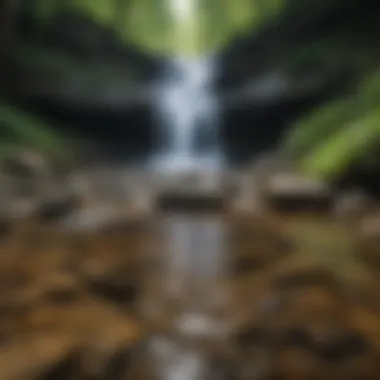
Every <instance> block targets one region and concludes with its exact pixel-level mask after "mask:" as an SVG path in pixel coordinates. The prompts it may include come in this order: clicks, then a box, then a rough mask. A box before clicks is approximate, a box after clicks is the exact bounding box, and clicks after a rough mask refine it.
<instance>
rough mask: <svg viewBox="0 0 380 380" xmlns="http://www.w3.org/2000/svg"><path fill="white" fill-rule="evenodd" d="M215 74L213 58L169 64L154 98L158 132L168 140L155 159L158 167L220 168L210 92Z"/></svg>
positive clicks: (215, 111)
mask: <svg viewBox="0 0 380 380" xmlns="http://www.w3.org/2000/svg"><path fill="white" fill-rule="evenodd" d="M215 72H216V61H215V60H214V59H213V58H208V57H206V58H199V59H193V60H191V59H186V58H176V59H173V60H172V61H171V62H170V64H169V66H168V73H167V74H166V75H165V76H164V77H163V78H162V82H161V84H160V86H159V92H158V95H159V96H158V99H157V108H158V113H159V116H160V118H159V120H160V121H161V130H162V133H163V134H164V135H165V138H167V139H168V145H167V146H165V147H164V149H163V152H162V153H161V155H160V157H158V158H155V160H156V165H157V166H158V167H159V168H163V169H169V170H170V169H174V170H187V169H200V168H203V169H205V168H210V169H215V168H218V167H219V166H220V165H221V154H220V147H219V143H218V131H217V126H218V106H217V98H216V96H215V94H214V93H213V89H212V81H213V78H214V75H215ZM199 143H201V144H199ZM200 145H201V146H200ZM202 148H203V150H202Z"/></svg>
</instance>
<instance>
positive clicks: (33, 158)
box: [3, 149, 49, 179]
mask: <svg viewBox="0 0 380 380" xmlns="http://www.w3.org/2000/svg"><path fill="white" fill-rule="evenodd" d="M3 171H4V172H5V173H6V174H7V175H9V176H11V177H14V178H23V179H32V178H41V177H44V176H46V175H48V173H49V169H48V165H47V163H46V161H45V159H44V157H43V156H42V155H41V154H39V153H37V152H34V151H33V150H30V149H23V150H20V151H19V152H17V153H15V154H13V155H10V156H8V157H6V158H5V160H4V162H3Z"/></svg>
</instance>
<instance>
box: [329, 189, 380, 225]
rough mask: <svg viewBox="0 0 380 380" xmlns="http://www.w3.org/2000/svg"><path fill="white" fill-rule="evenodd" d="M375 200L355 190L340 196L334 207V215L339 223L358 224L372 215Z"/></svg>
mask: <svg viewBox="0 0 380 380" xmlns="http://www.w3.org/2000/svg"><path fill="white" fill-rule="evenodd" d="M374 205H375V202H374V200H373V199H372V198H371V197H370V196H369V195H368V194H366V193H365V192H363V191H360V190H353V191H349V192H346V193H342V194H338V195H337V197H336V199H335V201H334V205H333V215H334V217H335V218H337V219H338V220H339V221H343V222H344V221H349V222H351V221H353V222H357V221H359V220H360V219H361V218H363V217H364V216H365V215H366V214H368V213H370V212H371V211H372V209H373V207H374Z"/></svg>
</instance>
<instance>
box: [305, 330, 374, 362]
mask: <svg viewBox="0 0 380 380" xmlns="http://www.w3.org/2000/svg"><path fill="white" fill-rule="evenodd" d="M309 334H310V336H311V337H312V347H311V349H312V350H313V352H315V354H316V355H318V356H319V357H321V358H322V359H324V360H326V361H329V362H337V361H342V360H344V359H348V358H351V357H355V356H358V355H364V354H365V353H367V352H368V350H369V344H368V342H367V341H366V339H365V338H364V337H363V336H361V335H360V334H358V333H356V332H354V331H349V330H347V331H346V330H343V329H342V328H341V327H339V326H323V325H320V326H316V327H314V328H313V329H312V330H311V331H309Z"/></svg>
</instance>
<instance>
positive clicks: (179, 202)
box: [156, 191, 227, 212]
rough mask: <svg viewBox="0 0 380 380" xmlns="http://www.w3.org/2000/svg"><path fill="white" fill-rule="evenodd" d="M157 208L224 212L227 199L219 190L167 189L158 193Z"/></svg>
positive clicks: (161, 209) (178, 210)
mask: <svg viewBox="0 0 380 380" xmlns="http://www.w3.org/2000/svg"><path fill="white" fill-rule="evenodd" d="M156 208H157V209H158V210H160V211H172V212H222V211H224V210H226V208H227V199H226V197H225V196H224V194H221V193H218V192H204V191H167V192H163V193H161V194H158V196H157V198H156Z"/></svg>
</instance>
